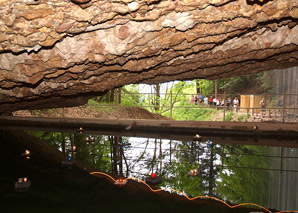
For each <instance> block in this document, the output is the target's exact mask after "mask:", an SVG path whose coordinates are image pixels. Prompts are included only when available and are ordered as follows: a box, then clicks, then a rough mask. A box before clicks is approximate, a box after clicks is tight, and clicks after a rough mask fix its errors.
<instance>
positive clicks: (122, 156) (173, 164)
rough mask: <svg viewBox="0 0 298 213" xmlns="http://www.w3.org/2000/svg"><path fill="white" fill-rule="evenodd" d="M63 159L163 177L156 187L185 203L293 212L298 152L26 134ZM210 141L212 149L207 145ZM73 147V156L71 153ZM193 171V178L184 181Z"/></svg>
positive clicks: (83, 135)
mask: <svg viewBox="0 0 298 213" xmlns="http://www.w3.org/2000/svg"><path fill="white" fill-rule="evenodd" d="M30 133H31V134H33V135H35V136H37V137H39V138H41V139H43V140H46V141H47V142H48V143H49V144H51V145H52V146H54V147H56V148H57V149H59V150H60V151H61V152H62V153H63V154H64V155H65V156H66V157H67V156H70V155H71V156H72V157H73V158H76V160H78V161H80V162H82V163H84V164H86V165H88V166H89V167H90V168H94V170H97V171H103V172H107V173H114V174H118V175H121V176H124V177H128V176H133V177H137V178H141V179H143V180H144V179H145V177H146V176H149V175H150V174H151V173H156V174H157V175H159V176H162V178H163V181H162V183H161V184H159V185H158V187H161V188H164V187H165V188H173V189H177V190H180V191H182V192H184V193H186V194H187V195H188V196H190V197H195V196H199V195H208V196H215V197H217V198H220V199H222V200H224V201H226V202H231V203H246V202H252V203H257V204H260V205H262V206H264V207H266V208H271V209H278V210H287V209H298V184H297V179H298V177H297V174H298V168H297V165H298V149H297V148H286V147H271V146H253V145H237V144H233V145H232V144H216V138H209V137H203V139H202V142H200V141H178V140H168V139H156V138H140V137H139V138H138V137H120V136H110V135H95V134H86V133H83V132H82V133H77V134H75V133H60V132H33V131H31V132H30ZM208 139H211V140H212V141H213V143H206V142H207V140H208ZM73 146H76V152H75V153H76V154H75V155H74V152H70V151H69V150H70V149H71V147H73ZM192 170H196V172H197V175H187V174H189V173H190V171H192Z"/></svg>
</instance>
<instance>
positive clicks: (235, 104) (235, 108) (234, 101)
mask: <svg viewBox="0 0 298 213" xmlns="http://www.w3.org/2000/svg"><path fill="white" fill-rule="evenodd" d="M233 106H234V111H235V112H237V111H238V106H239V100H238V98H237V97H235V98H234V100H233Z"/></svg>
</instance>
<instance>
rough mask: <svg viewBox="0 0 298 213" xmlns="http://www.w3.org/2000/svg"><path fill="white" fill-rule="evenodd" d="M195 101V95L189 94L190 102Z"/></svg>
mask: <svg viewBox="0 0 298 213" xmlns="http://www.w3.org/2000/svg"><path fill="white" fill-rule="evenodd" d="M194 101H195V96H194V95H191V96H190V104H193V103H194Z"/></svg>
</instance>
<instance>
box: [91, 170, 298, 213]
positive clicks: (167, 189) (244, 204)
mask: <svg viewBox="0 0 298 213" xmlns="http://www.w3.org/2000/svg"><path fill="white" fill-rule="evenodd" d="M90 174H91V175H96V174H100V175H104V176H106V177H108V178H110V179H111V180H113V181H114V183H115V184H116V183H117V182H118V183H119V179H118V180H115V179H114V178H113V177H111V176H110V175H108V174H105V173H103V172H91V173H90ZM128 180H137V181H139V182H141V183H143V184H144V185H146V186H147V187H148V188H149V189H150V190H151V191H152V192H159V191H174V192H176V193H178V194H181V195H183V196H184V197H185V198H187V199H188V200H196V199H202V198H205V199H212V200H216V201H219V202H221V203H223V204H225V205H226V206H228V207H229V208H231V209H233V208H237V207H240V206H255V207H258V208H261V209H264V210H265V211H267V212H269V213H272V212H271V211H270V210H269V209H266V208H265V207H263V206H260V205H258V204H255V203H241V204H237V205H234V206H231V205H229V204H228V203H226V202H224V201H222V200H220V199H218V198H216V197H210V196H197V197H193V198H189V197H188V196H187V195H186V194H185V193H183V192H181V191H179V190H175V189H169V188H163V189H152V188H151V187H150V186H149V185H148V184H147V183H146V182H144V181H143V180H141V179H139V178H135V177H129V178H126V179H124V180H123V182H125V181H126V182H127V181H128ZM282 212H298V211H288V210H287V211H280V212H276V213H282Z"/></svg>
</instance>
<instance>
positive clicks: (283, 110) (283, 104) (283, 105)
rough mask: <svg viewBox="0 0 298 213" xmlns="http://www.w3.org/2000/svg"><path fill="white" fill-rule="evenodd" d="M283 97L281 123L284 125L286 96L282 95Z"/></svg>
mask: <svg viewBox="0 0 298 213" xmlns="http://www.w3.org/2000/svg"><path fill="white" fill-rule="evenodd" d="M283 96H284V98H283V99H284V100H283V103H282V122H283V123H284V122H285V115H286V94H285V93H284V94H283Z"/></svg>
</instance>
